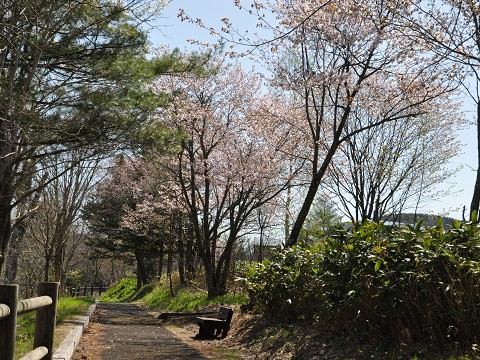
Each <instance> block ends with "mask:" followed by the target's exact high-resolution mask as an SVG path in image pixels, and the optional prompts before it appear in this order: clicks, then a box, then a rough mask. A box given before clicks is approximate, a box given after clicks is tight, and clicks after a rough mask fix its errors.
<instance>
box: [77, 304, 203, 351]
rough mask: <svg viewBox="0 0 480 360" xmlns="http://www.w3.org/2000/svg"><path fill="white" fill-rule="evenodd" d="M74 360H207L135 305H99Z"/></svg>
mask: <svg viewBox="0 0 480 360" xmlns="http://www.w3.org/2000/svg"><path fill="white" fill-rule="evenodd" d="M72 359H73V360H86V359H88V360H124V359H125V360H134V359H168V360H170V359H175V360H180V359H185V360H187V359H189V360H190V359H192V360H196V359H198V360H206V359H207V358H206V357H204V356H203V355H202V354H201V353H200V352H199V351H198V350H196V349H194V348H193V347H191V346H189V345H188V344H186V343H185V342H183V341H182V340H180V339H179V338H178V337H176V336H175V335H173V334H172V333H171V332H170V331H168V330H167V329H166V328H165V327H163V326H162V325H161V324H160V322H159V321H158V320H157V319H155V318H153V317H152V316H151V315H149V314H147V313H146V312H145V311H144V310H143V309H141V308H140V307H139V306H138V305H135V304H125V303H99V304H98V307H97V310H96V312H95V315H94V316H93V318H92V321H91V322H90V325H89V326H88V328H87V329H86V331H85V333H84V334H83V335H82V338H81V340H80V343H79V345H78V346H77V349H76V351H75V353H74V355H73V358H72Z"/></svg>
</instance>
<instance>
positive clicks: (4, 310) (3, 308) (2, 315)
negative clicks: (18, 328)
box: [0, 304, 10, 320]
mask: <svg viewBox="0 0 480 360" xmlns="http://www.w3.org/2000/svg"><path fill="white" fill-rule="evenodd" d="M9 315H10V307H9V306H8V305H5V304H0V320H3V319H6V318H7V317H8V316H9Z"/></svg>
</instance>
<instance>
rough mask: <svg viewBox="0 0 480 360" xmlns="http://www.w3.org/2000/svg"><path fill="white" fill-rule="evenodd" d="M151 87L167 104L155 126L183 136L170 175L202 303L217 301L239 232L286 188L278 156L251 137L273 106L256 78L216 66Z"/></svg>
mask: <svg viewBox="0 0 480 360" xmlns="http://www.w3.org/2000/svg"><path fill="white" fill-rule="evenodd" d="M154 87H155V89H156V91H157V92H158V93H159V94H163V95H164V96H165V95H166V96H167V97H168V99H169V100H170V105H169V106H168V107H167V109H166V110H165V112H164V114H163V116H162V117H161V119H160V121H161V122H162V123H163V124H165V125H167V126H168V127H169V128H171V129H172V130H176V129H177V130H182V131H183V133H184V137H183V139H182V142H181V150H180V151H179V153H178V156H177V158H176V161H175V162H173V163H171V164H170V170H171V171H172V174H173V176H174V180H175V182H176V183H177V184H178V186H179V189H180V192H181V194H182V196H183V201H184V203H185V206H186V209H188V212H189V214H190V217H191V221H192V224H193V228H194V234H195V239H196V244H197V248H198V251H199V255H200V257H201V258H202V261H203V265H204V267H205V273H206V282H207V287H208V295H209V296H210V297H213V296H217V295H221V294H224V293H225V292H226V283H227V278H228V274H229V270H230V264H231V257H232V251H233V248H234V245H235V242H236V241H237V239H238V237H239V236H240V235H241V231H242V228H244V226H245V224H246V223H247V221H248V219H249V218H250V217H251V216H254V215H255V214H254V210H255V209H257V208H259V207H260V206H262V205H263V204H265V203H267V202H269V201H270V200H271V199H273V198H275V197H276V196H277V195H278V194H279V193H280V192H281V191H283V190H284V189H285V186H286V185H287V184H288V179H287V178H285V177H284V174H283V168H282V165H283V164H284V156H283V155H282V154H281V152H278V151H275V149H274V148H272V146H271V145H270V144H269V143H268V142H266V141H265V139H263V138H262V134H261V133H260V132H258V131H255V129H257V127H258V126H259V124H260V123H261V122H262V123H264V122H265V121H266V120H267V119H270V116H271V115H272V114H274V113H275V111H276V110H277V108H276V105H277V104H276V103H275V102H272V101H270V100H269V98H268V96H266V95H263V94H262V88H261V82H260V80H259V78H258V77H257V76H256V75H254V74H252V73H245V72H244V71H242V69H241V68H240V67H239V66H238V65H232V66H226V65H225V64H224V63H223V61H222V60H213V61H212V65H211V69H209V71H208V72H207V73H205V74H204V75H201V76H198V75H197V76H182V77H180V76H170V77H162V78H160V79H159V80H158V81H157V82H156V83H155V84H154ZM164 89H167V90H166V92H165V91H164Z"/></svg>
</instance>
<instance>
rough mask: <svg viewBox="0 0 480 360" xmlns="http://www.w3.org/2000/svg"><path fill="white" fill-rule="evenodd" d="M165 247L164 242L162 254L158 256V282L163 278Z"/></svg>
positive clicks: (161, 245) (161, 247)
mask: <svg viewBox="0 0 480 360" xmlns="http://www.w3.org/2000/svg"><path fill="white" fill-rule="evenodd" d="M164 248H165V245H164V244H163V242H162V243H161V244H160V254H159V255H158V271H157V276H158V280H159V281H160V279H161V278H162V273H163V256H164V254H165V251H164Z"/></svg>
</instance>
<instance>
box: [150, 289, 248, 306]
mask: <svg viewBox="0 0 480 360" xmlns="http://www.w3.org/2000/svg"><path fill="white" fill-rule="evenodd" d="M174 293H175V297H173V296H172V295H171V293H170V290H169V289H168V288H165V287H161V286H158V287H155V288H154V289H153V290H152V291H151V292H150V293H149V294H147V295H146V296H145V297H143V298H142V301H143V302H145V304H147V305H148V306H149V307H150V308H157V309H162V310H169V311H174V312H177V311H178V312H190V311H195V310H198V309H201V308H205V307H208V306H210V305H217V304H218V305H235V304H242V303H244V302H247V301H248V299H247V297H245V296H242V295H236V294H226V295H223V296H217V297H214V298H211V299H208V298H207V294H206V292H202V291H198V290H190V289H185V288H177V289H176V290H175V291H174Z"/></svg>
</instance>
